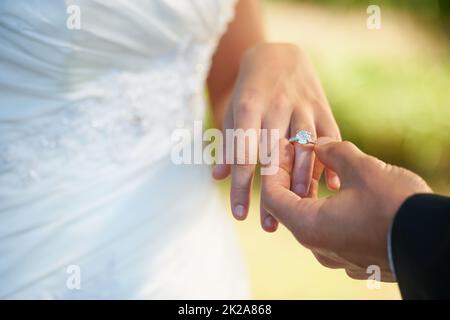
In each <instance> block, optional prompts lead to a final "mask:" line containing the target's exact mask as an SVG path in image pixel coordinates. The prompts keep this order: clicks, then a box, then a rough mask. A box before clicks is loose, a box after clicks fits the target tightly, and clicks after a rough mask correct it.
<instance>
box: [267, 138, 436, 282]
mask: <svg viewBox="0 0 450 320" xmlns="http://www.w3.org/2000/svg"><path fill="white" fill-rule="evenodd" d="M314 150H315V153H316V156H317V157H318V158H319V159H320V161H321V162H322V163H323V164H324V165H325V166H326V167H327V168H330V169H332V170H334V171H335V172H336V173H337V174H338V176H339V178H340V179H341V182H342V185H341V190H340V191H339V192H338V193H336V194H335V195H333V196H330V197H328V198H321V199H302V198H300V197H299V196H297V195H296V194H294V193H293V192H292V191H290V181H291V178H290V177H291V175H292V172H291V170H292V161H293V156H294V150H293V146H292V145H290V144H289V143H288V142H287V141H286V140H282V141H281V142H280V161H279V166H280V169H279V170H278V172H277V174H276V175H272V176H264V177H263V186H262V206H263V209H264V210H267V211H269V212H270V213H271V214H272V215H273V216H275V217H276V218H277V219H278V220H279V221H280V222H281V223H283V224H284V225H285V226H286V227H287V228H289V229H290V231H291V232H292V233H293V234H294V236H295V237H296V238H297V240H298V241H299V242H300V243H301V244H303V245H304V246H305V247H307V248H309V249H311V250H312V252H313V253H314V255H315V256H316V258H317V259H318V260H319V262H320V263H321V264H322V265H324V266H326V267H329V268H344V269H345V270H346V272H347V274H348V275H349V276H350V277H352V278H356V279H367V274H366V270H367V267H368V266H370V265H378V266H379V267H380V269H381V272H382V280H384V281H392V274H391V270H390V268H389V261H388V253H387V252H388V251H387V238H388V232H389V227H390V224H391V222H392V219H393V217H394V215H395V214H396V212H397V210H398V209H399V207H400V206H401V204H402V203H403V202H404V201H405V200H406V198H408V197H409V196H411V195H413V194H416V193H428V192H431V189H430V188H429V187H428V185H427V184H426V183H425V182H424V181H423V180H422V179H421V178H420V177H419V176H417V175H416V174H414V173H412V172H410V171H408V170H405V169H403V168H399V167H395V166H392V165H389V164H386V163H384V162H382V161H380V160H378V159H376V158H374V157H372V156H369V155H366V154H365V153H363V152H361V151H360V150H359V149H358V148H357V147H356V146H355V145H353V144H352V143H350V142H336V141H332V140H331V139H328V138H321V139H319V140H318V142H317V144H316V146H315V148H314Z"/></svg>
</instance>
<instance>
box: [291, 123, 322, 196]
mask: <svg viewBox="0 0 450 320" xmlns="http://www.w3.org/2000/svg"><path fill="white" fill-rule="evenodd" d="M305 120H306V119H298V120H297V119H296V118H295V117H293V119H292V123H291V130H290V131H291V132H290V134H291V138H292V137H295V138H294V139H297V140H296V142H294V149H295V160H294V167H293V170H292V184H291V190H292V191H293V192H295V193H296V194H297V195H299V196H300V197H306V196H307V195H308V194H309V188H310V184H311V179H312V173H313V165H314V158H315V157H314V149H313V144H312V143H313V142H314V141H315V132H316V130H315V127H314V124H313V122H312V121H305ZM305 132H308V133H310V136H309V138H308V137H307V135H306V134H304V133H305ZM297 133H299V135H297Z"/></svg>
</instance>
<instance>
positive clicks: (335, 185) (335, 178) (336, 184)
mask: <svg viewBox="0 0 450 320" xmlns="http://www.w3.org/2000/svg"><path fill="white" fill-rule="evenodd" d="M330 184H331V185H332V186H333V188H335V189H339V188H340V187H341V180H340V179H339V177H338V176H332V177H331V178H330Z"/></svg>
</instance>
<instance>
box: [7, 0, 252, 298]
mask: <svg viewBox="0 0 450 320" xmlns="http://www.w3.org/2000/svg"><path fill="white" fill-rule="evenodd" d="M71 4H76V5H77V6H78V7H79V9H80V13H81V15H80V16H79V18H80V20H79V21H80V22H81V25H80V26H81V29H79V30H78V29H72V28H68V27H67V20H68V18H69V17H70V14H68V13H67V8H68V6H69V5H71ZM233 10H234V1H233V0H189V1H188V0H127V1H111V0H78V1H55V0H41V1H39V0H36V1H31V0H14V1H13V0H10V1H9V0H3V1H1V2H0V298H8V299H16V298H26V299H28V298H38V299H41V298H42V299H79V298H87V299H91V298H93V299H96V298H105V299H110V298H112V299H115V298H128V299H141V298H144V299H147V298H149V299H160V298H192V299H197V298H210V299H216V298H237V299H239V298H246V297H247V294H248V292H247V278H246V272H245V268H244V267H243V264H242V261H241V257H240V252H239V249H238V246H237V241H236V239H235V235H234V233H233V230H232V226H231V222H230V219H229V218H228V216H227V215H228V212H227V209H226V206H225V205H224V203H223V201H222V199H221V198H219V197H218V195H217V192H216V189H215V187H214V185H213V181H212V180H211V178H210V173H209V171H210V170H209V168H208V166H206V165H175V164H173V163H172V161H171V158H170V151H171V146H172V142H171V139H170V137H171V134H172V132H173V130H174V129H176V128H177V126H178V127H179V126H184V128H190V127H191V126H192V125H193V123H194V120H200V119H202V117H203V113H204V106H205V101H204V85H205V78H206V76H207V72H208V68H209V66H210V62H211V56H212V54H213V52H214V50H215V48H216V46H217V43H218V41H219V39H220V37H221V35H222V34H223V32H224V31H225V30H226V27H227V24H228V22H229V21H230V19H231V18H232V16H233ZM74 268H75V269H74ZM73 270H75V271H76V272H75V271H73ZM74 279H75V280H74ZM73 283H75V286H73Z"/></svg>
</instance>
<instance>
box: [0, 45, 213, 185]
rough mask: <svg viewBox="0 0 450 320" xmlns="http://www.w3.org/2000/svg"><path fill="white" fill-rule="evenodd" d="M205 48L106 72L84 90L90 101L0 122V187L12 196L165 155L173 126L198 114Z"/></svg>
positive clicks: (201, 106)
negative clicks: (37, 186) (144, 66)
mask: <svg viewBox="0 0 450 320" xmlns="http://www.w3.org/2000/svg"><path fill="white" fill-rule="evenodd" d="M213 47H214V45H213V44H212V43H211V44H210V45H208V46H204V45H196V44H195V43H189V44H187V45H185V48H184V49H183V50H181V52H182V54H179V55H177V57H175V58H173V59H172V62H170V61H167V60H164V61H160V62H157V63H152V66H151V67H149V68H148V69H147V70H143V71H142V73H129V72H123V71H111V72H110V73H108V74H106V75H104V76H101V77H100V78H98V79H96V80H95V81H93V82H91V83H88V84H86V87H92V90H90V91H91V92H95V95H93V96H92V97H89V98H87V99H83V100H80V101H75V102H71V103H68V104H67V105H65V106H63V107H61V108H59V109H58V110H55V111H54V112H51V113H47V114H44V115H41V116H39V117H34V118H31V119H27V120H23V121H19V122H16V121H9V122H6V121H3V122H0V185H3V186H6V185H7V186H8V190H14V189H15V190H19V189H21V188H24V187H27V186H31V185H33V184H34V183H35V182H36V181H42V180H44V179H47V180H48V179H50V180H53V181H52V183H62V182H63V181H64V180H67V178H69V177H70V180H69V181H71V182H73V179H82V178H89V179H92V178H93V177H92V174H93V173H95V175H97V176H99V175H101V173H102V172H108V171H110V170H113V169H115V168H116V169H117V166H121V165H124V164H130V162H131V163H133V165H135V166H136V165H139V164H141V165H148V164H149V163H151V162H152V161H155V160H156V159H158V158H160V157H162V156H165V155H167V152H168V148H169V147H170V144H171V141H170V135H171V133H172V131H173V130H174V129H175V128H176V125H177V124H178V123H190V122H193V121H194V120H198V119H201V118H202V116H203V111H204V93H203V88H204V81H205V78H206V75H207V70H208V69H209V64H208V63H205V61H208V60H207V57H208V56H209V55H210V51H211V49H212V48H213ZM205 58H206V59H205ZM54 179H57V180H59V181H55V180H54Z"/></svg>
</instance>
